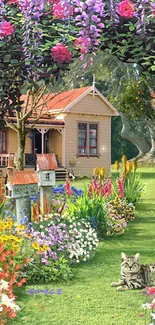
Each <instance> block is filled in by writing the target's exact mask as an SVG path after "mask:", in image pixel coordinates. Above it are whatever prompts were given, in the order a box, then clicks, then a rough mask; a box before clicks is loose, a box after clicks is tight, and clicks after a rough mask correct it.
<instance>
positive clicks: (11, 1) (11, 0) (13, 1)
mask: <svg viewBox="0 0 155 325" xmlns="http://www.w3.org/2000/svg"><path fill="white" fill-rule="evenodd" d="M17 2H18V0H9V1H8V2H7V4H8V5H11V4H12V3H17Z"/></svg>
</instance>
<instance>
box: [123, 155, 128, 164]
mask: <svg viewBox="0 0 155 325" xmlns="http://www.w3.org/2000/svg"><path fill="white" fill-rule="evenodd" d="M122 162H123V164H126V162H127V157H126V155H123V156H122Z"/></svg>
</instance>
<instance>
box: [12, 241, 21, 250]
mask: <svg viewBox="0 0 155 325" xmlns="http://www.w3.org/2000/svg"><path fill="white" fill-rule="evenodd" d="M12 248H14V249H19V248H20V246H19V244H18V243H15V242H12Z"/></svg>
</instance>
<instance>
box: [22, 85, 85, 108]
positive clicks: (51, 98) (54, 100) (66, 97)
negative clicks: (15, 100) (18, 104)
mask: <svg viewBox="0 0 155 325" xmlns="http://www.w3.org/2000/svg"><path fill="white" fill-rule="evenodd" d="M89 88H90V86H89V87H82V88H77V89H71V90H68V91H65V92H63V93H61V94H58V95H56V94H48V95H44V96H43V98H44V100H48V102H47V103H46V107H45V110H57V109H64V108H65V107H66V106H67V105H69V104H71V103H72V102H73V101H74V100H75V99H77V98H78V97H79V96H80V95H82V94H83V93H84V92H85V91H86V90H88V89H89ZM25 98H26V95H22V96H21V100H25ZM41 104H44V101H43V99H41V100H40V102H39V104H38V105H39V106H40V105H41ZM38 105H37V106H38ZM40 108H41V106H40Z"/></svg>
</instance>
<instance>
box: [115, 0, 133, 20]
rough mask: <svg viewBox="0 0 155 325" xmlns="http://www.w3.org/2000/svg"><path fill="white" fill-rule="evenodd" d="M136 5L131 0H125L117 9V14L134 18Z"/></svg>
mask: <svg viewBox="0 0 155 325" xmlns="http://www.w3.org/2000/svg"><path fill="white" fill-rule="evenodd" d="M134 6H135V4H134V3H133V2H131V1H129V0H124V1H122V2H120V4H119V5H118V7H117V12H118V13H119V14H120V16H122V17H125V18H132V17H133V15H134V12H135V8H134Z"/></svg>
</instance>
